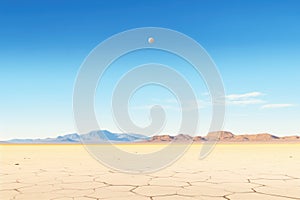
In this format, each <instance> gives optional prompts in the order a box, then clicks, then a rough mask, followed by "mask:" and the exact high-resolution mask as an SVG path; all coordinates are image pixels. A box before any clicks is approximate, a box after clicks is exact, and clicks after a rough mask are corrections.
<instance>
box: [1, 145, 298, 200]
mask: <svg viewBox="0 0 300 200" xmlns="http://www.w3.org/2000/svg"><path fill="white" fill-rule="evenodd" d="M201 145H202V144H194V145H192V146H191V148H190V149H189V150H188V151H187V152H186V154H185V155H184V156H183V157H182V158H181V159H179V160H178V161H177V162H176V163H174V164H173V165H171V166H169V167H167V168H165V169H163V170H161V171H158V172H155V173H150V174H135V175H133V174H124V173H121V172H117V171H114V170H112V169H109V168H106V167H104V166H103V165H101V164H100V163H99V162H97V161H96V160H95V159H93V157H92V156H90V155H89V153H88V152H87V151H86V150H85V148H84V147H83V146H81V145H37V144H35V145H8V144H4V145H1V146H0V156H1V157H0V199H1V200H6V199H16V200H18V199H20V200H21V199H26V200H43V199H57V200H59V199H61V200H62V199H65V200H71V199H74V200H84V199H86V200H92V199H111V200H113V199H114V200H117V199H118V200H119V199H120V200H122V199H125V200H130V199H133V200H134V199H137V200H144V199H145V200H167V199H170V200H171V199H172V200H173V199H174V200H176V199H180V200H181V199H182V200H189V199H190V200H192V199H207V200H214V199H215V200H218V199H220V200H222V199H223V200H224V199H231V200H240V199H243V200H247V199H255V200H259V199H267V200H273V199H274V200H277V199H278V200H279V199H286V200H288V199H300V144H299V143H298V144H252V143H251V144H247V143H242V144H218V145H217V146H216V147H215V149H214V150H213V151H212V153H211V154H210V155H209V156H208V157H206V158H205V159H203V160H199V159H198V157H199V153H200V149H201ZM162 147H163V144H135V145H120V148H123V149H125V150H128V151H130V152H135V153H146V152H150V151H155V150H158V149H160V148H162Z"/></svg>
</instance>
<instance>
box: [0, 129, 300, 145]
mask: <svg viewBox="0 0 300 200" xmlns="http://www.w3.org/2000/svg"><path fill="white" fill-rule="evenodd" d="M108 141H110V142H115V143H121V142H122V143H124V142H125V143H126V142H147V143H161V142H162V143H164V142H171V141H176V142H192V141H193V142H207V141H208V142H209V141H218V142H225V143H226V142H229V143H231V142H300V137H299V136H284V137H277V136H275V135H272V134H269V133H259V134H243V135H234V134H233V133H231V132H228V131H218V132H211V133H208V134H207V135H206V136H205V137H202V136H195V137H192V136H190V135H185V134H179V135H176V136H171V135H155V136H152V137H147V136H144V135H141V134H130V133H121V134H119V133H112V132H109V131H107V130H103V131H91V132H89V133H87V134H83V135H81V136H80V135H79V134H77V133H73V134H67V135H63V136H58V137H56V138H45V139H12V140H8V141H0V143H6V144H7V143H8V144H9V143H14V144H28V143H29V144H31V143H32V144H47V143H48V144H52V143H53V144H79V143H82V142H83V143H88V144H91V143H106V142H108Z"/></svg>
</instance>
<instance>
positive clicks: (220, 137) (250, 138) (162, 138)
mask: <svg viewBox="0 0 300 200" xmlns="http://www.w3.org/2000/svg"><path fill="white" fill-rule="evenodd" d="M173 140H175V141H182V142H184V141H191V140H193V141H194V142H206V141H218V142H300V137H299V136H285V137H277V136H275V135H272V134H269V133H259V134H243V135H234V134H233V133H231V132H228V131H217V132H211V133H208V134H207V135H206V136H205V137H202V136H195V137H191V136H189V135H183V134H180V135H177V136H169V135H156V136H153V137H151V138H150V139H149V140H148V142H171V141H173Z"/></svg>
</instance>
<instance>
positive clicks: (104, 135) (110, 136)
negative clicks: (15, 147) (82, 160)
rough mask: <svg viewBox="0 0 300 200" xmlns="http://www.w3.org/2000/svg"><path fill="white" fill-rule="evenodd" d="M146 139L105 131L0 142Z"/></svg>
mask: <svg viewBox="0 0 300 200" xmlns="http://www.w3.org/2000/svg"><path fill="white" fill-rule="evenodd" d="M147 139H148V137H147V136H144V135H140V134H127V133H121V134H119V133H112V132H110V131H107V130H102V131H100V130H98V131H91V132H89V133H86V134H82V135H79V134H77V133H72V134H67V135H63V136H58V137H56V138H44V139H12V140H7V141H1V142H2V143H18V144H20V143H39V144H40V143H41V144H46V143H50V144H51V143H54V144H57V143H82V142H83V143H105V142H108V140H109V141H111V142H136V141H144V140H147Z"/></svg>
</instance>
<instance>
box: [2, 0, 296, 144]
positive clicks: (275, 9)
mask: <svg viewBox="0 0 300 200" xmlns="http://www.w3.org/2000/svg"><path fill="white" fill-rule="evenodd" d="M299 11H300V2H299V1H297V0H294V1H291V0H281V1H278V0H272V1H271V0H269V1H242V0H240V1H230V0H228V1H221V0H220V1H213V0H206V1H174V0H165V1H158V0H156V1H137V0H136V1H114V0H110V1H88V2H84V1H81V2H79V1H30V0H27V1H1V3H0V92H1V98H0V112H1V114H0V139H8V138H38V137H47V136H49V137H52V136H57V135H61V134H65V133H72V132H76V130H75V125H74V121H73V115H72V92H73V86H74V82H75V79H76V74H77V72H78V70H79V67H80V65H81V63H82V62H83V60H84V58H85V57H86V56H87V55H88V53H89V52H90V51H91V50H92V49H93V48H94V47H95V46H96V45H98V44H99V43H100V42H101V41H103V40H105V39H106V38H108V37H109V36H111V35H113V34H116V33H119V32H121V31H125V30H128V29H132V28H138V27H147V26H155V27H165V28H170V29H174V30H177V31H180V32H182V33H184V34H186V35H189V36H190V37H192V38H194V39H195V40H196V41H198V42H199V43H200V44H201V45H202V46H203V47H204V48H205V49H206V50H207V51H208V53H209V54H210V55H211V57H212V58H213V60H214V61H215V63H216V65H217V66H218V68H219V71H220V72H221V75H222V78H223V81H224V86H225V89H226V94H227V100H228V106H227V117H226V121H225V124H224V129H226V130H230V131H233V132H235V133H253V132H255V133H257V132H270V133H274V134H277V135H292V134H300V127H299V122H300V95H299V93H300V88H299V82H300V56H299V55H300V12H299ZM166 57H167V56H166ZM177 67H178V66H177ZM189 73H190V74H189ZM187 76H193V75H192V72H191V71H190V72H189V71H187ZM148 89H149V88H148ZM158 90H160V89H157V91H158ZM195 90H197V88H195ZM145 91H147V88H146V90H145ZM145 91H144V92H145ZM151 91H155V89H153V88H152V89H151ZM153 94H155V92H153ZM159 94H161V92H159ZM140 96H142V95H140ZM153 96H154V97H155V95H151V97H150V96H149V99H151V101H156V100H157V99H156V98H152V97H153ZM164 97H165V98H164V99H162V98H158V99H159V100H160V101H167V99H168V98H169V96H168V94H166V95H165V96H164ZM135 98H139V94H138V93H137V96H136V97H135ZM147 98H148V97H147ZM206 98H207V97H205V94H204V93H200V90H199V99H203V101H205V99H206ZM155 99H156V100H155ZM149 101H150V100H149ZM136 102H137V103H136V104H137V105H133V108H142V106H143V105H140V104H139V103H138V102H139V101H138V100H137V101H136ZM143 102H145V101H143ZM146 103H150V104H151V102H146ZM152 103H153V102H152ZM99 106H101V105H99ZM144 106H145V105H144ZM203 109H204V111H203V113H206V111H205V110H206V109H207V110H208V109H209V108H203ZM136 110H139V109H136ZM133 112H134V109H133ZM139 112H140V110H139V111H136V113H133V115H136V116H139V115H141V114H143V113H144V112H142V113H139ZM208 115H209V114H207V116H208ZM101 117H104V118H105V117H106V116H103V115H100V114H99V118H101ZM133 118H134V117H133ZM136 118H138V119H142V118H139V117H136ZM145 118H147V116H145ZM204 118H205V117H204ZM110 123H111V122H109V120H108V121H107V125H106V127H104V128H107V129H112V130H113V129H114V127H113V126H112V125H111V124H110ZM141 123H143V121H141ZM174 129H175V128H174ZM166 131H167V132H168V131H169V132H171V131H172V125H170V127H169V129H168V130H166Z"/></svg>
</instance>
